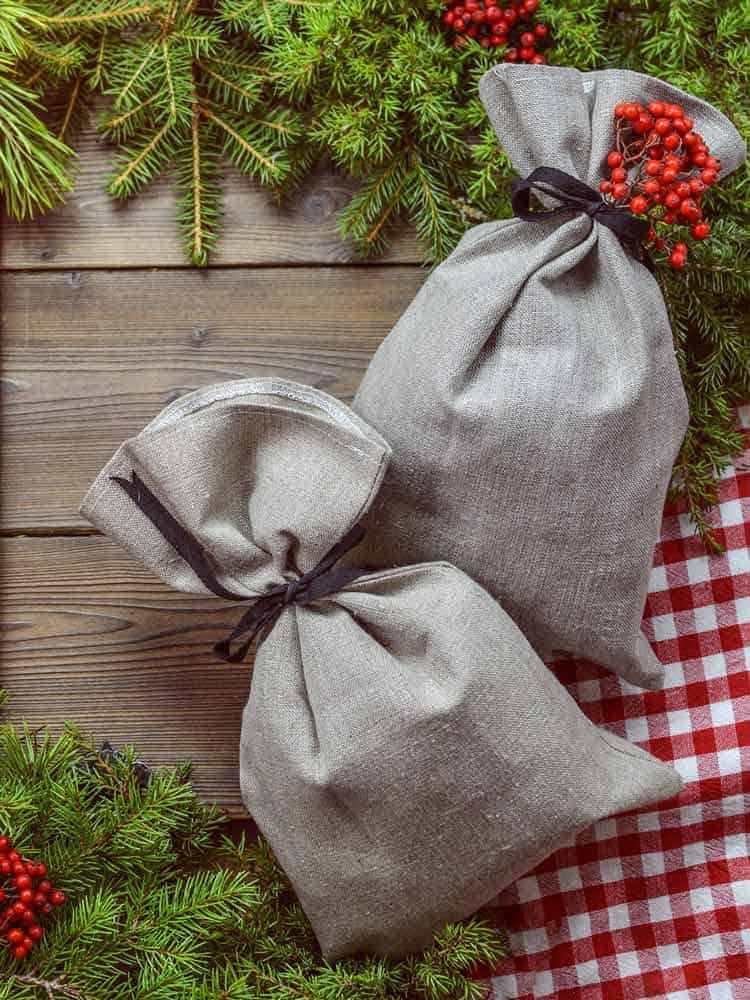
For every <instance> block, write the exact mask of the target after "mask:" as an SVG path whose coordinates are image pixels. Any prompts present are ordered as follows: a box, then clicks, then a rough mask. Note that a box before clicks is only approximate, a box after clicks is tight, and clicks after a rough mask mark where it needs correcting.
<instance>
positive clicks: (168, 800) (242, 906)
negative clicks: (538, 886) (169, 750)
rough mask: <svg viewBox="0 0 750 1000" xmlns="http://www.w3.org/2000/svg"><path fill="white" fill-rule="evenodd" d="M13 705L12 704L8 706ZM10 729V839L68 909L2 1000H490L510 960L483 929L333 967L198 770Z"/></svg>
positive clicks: (266, 858)
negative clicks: (206, 794) (193, 776)
mask: <svg viewBox="0 0 750 1000" xmlns="http://www.w3.org/2000/svg"><path fill="white" fill-rule="evenodd" d="M3 700H4V698H3V693H2V691H0V704H2V702H3ZM135 764H136V754H135V751H134V750H132V749H128V750H127V751H125V752H124V753H123V754H121V755H117V756H113V755H112V754H109V753H102V752H97V751H96V750H95V749H94V747H93V745H92V743H91V741H90V740H88V739H86V738H84V736H82V734H81V733H80V732H79V731H78V730H77V729H75V728H74V727H72V726H69V727H68V728H67V729H66V730H65V731H64V733H63V734H62V735H61V736H60V737H59V738H56V739H55V738H52V737H50V736H49V735H47V734H45V733H44V732H30V731H29V730H28V729H23V730H19V729H18V728H16V727H13V726H12V725H10V724H5V725H2V726H0V834H6V835H8V836H11V837H12V839H13V841H14V842H15V844H16V847H17V849H18V850H19V851H20V852H21V853H22V854H23V855H24V856H25V857H29V858H31V859H38V860H42V859H43V860H44V861H45V862H46V863H47V865H48V869H49V871H50V874H51V877H52V878H53V879H54V882H55V885H59V886H60V887H61V888H63V889H64V891H65V893H66V895H67V897H68V902H67V903H66V904H65V906H64V907H61V908H59V910H58V911H57V912H56V913H55V914H54V916H53V917H52V918H51V920H50V922H49V923H48V924H47V925H46V932H45V935H44V937H43V938H42V940H41V941H40V942H39V943H38V944H37V945H36V947H35V948H34V950H33V952H32V954H31V955H29V956H28V957H27V958H26V959H23V960H16V959H14V958H13V956H12V955H11V953H10V951H9V950H8V949H6V948H4V947H2V946H1V945H0V1000H50V998H52V1000H56V998H60V1000H65V998H73V1000H250V998H252V1000H339V998H341V1000H406V998H408V1000H479V998H480V997H483V996H484V995H485V988H484V986H483V984H482V983H481V982H479V981H475V980H473V979H472V978H471V977H470V973H471V971H472V970H473V969H474V968H476V966H477V965H478V964H483V965H485V964H486V965H490V966H492V965H493V964H496V963H497V961H498V960H499V959H500V958H501V957H502V956H503V955H504V954H506V952H505V947H504V944H503V940H502V938H501V936H500V935H499V934H498V933H497V931H495V930H494V929H493V928H492V927H490V926H489V925H488V924H487V923H485V922H484V921H482V920H481V919H478V918H474V919H471V920H468V921H465V922H464V923H462V924H455V925H450V926H449V927H447V928H446V929H445V930H444V931H442V932H441V933H440V934H438V935H436V937H435V942H434V945H433V946H432V947H431V948H429V949H427V950H426V951H425V952H423V953H422V954H421V955H415V956H413V957H410V958H408V959H405V960H403V961H395V960H388V959H381V958H362V959H352V960H347V961H341V962H335V963H329V962H325V961H323V960H322V958H321V956H320V953H319V951H318V949H317V946H316V944H315V939H314V937H313V935H312V932H311V929H310V926H309V924H308V922H307V920H306V918H305V916H304V914H303V912H302V910H301V908H300V906H299V904H298V903H297V902H296V900H295V898H294V896H293V894H292V892H291V890H290V887H289V884H288V882H287V880H286V878H285V876H284V874H283V873H282V871H281V869H280V868H279V867H278V864H277V863H276V861H275V859H274V858H273V855H272V854H271V852H270V850H269V848H268V845H267V844H266V843H265V842H264V841H263V840H262V839H259V840H254V841H252V842H250V843H248V842H247V841H246V840H245V838H244V835H243V837H241V838H240V839H239V842H238V841H237V838H234V839H232V838H230V837H229V836H227V822H226V820H225V819H224V818H223V816H222V814H221V813H220V812H219V811H218V810H217V809H215V808H213V807H210V806H206V805H203V804H201V803H200V802H199V801H198V799H197V797H196V796H195V794H194V792H193V791H192V790H191V788H190V785H189V782H188V775H189V768H188V767H187V765H183V766H179V767H177V768H173V769H168V768H167V769H162V770H157V771H154V772H152V773H151V775H150V777H149V780H148V781H147V782H145V783H144V781H143V774H142V772H141V771H140V770H139V769H138V767H136V766H134V765H135Z"/></svg>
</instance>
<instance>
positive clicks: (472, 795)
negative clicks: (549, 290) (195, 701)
mask: <svg viewBox="0 0 750 1000" xmlns="http://www.w3.org/2000/svg"><path fill="white" fill-rule="evenodd" d="M389 455H390V452H389V449H388V446H387V444H386V443H385V441H384V440H383V439H382V438H381V437H380V435H378V434H377V433H376V432H375V431H373V430H371V429H370V428H369V427H368V426H367V425H366V424H365V423H364V421H362V420H361V419H360V418H359V417H357V416H355V415H354V414H353V413H352V412H351V411H350V410H349V409H347V407H346V406H344V405H343V404H341V403H339V402H337V401H336V400H334V399H332V398H331V397H330V396H327V395H325V394H324V393H321V392H317V391H315V390H312V389H309V388H306V387H303V386H298V385H295V384H293V383H288V382H283V381H281V380H252V379H251V380H245V381H239V382H231V383H228V384H225V385H219V386H214V387H211V388H209V389H206V390H201V391H199V392H196V393H193V394H192V395H190V396H187V397H185V398H183V399H180V400H178V401H177V402H175V403H173V404H172V405H170V406H168V407H167V408H166V409H165V410H164V411H163V412H162V413H161V414H160V415H159V416H158V417H157V418H156V419H155V420H154V421H153V422H152V423H151V424H149V425H148V427H146V429H145V430H144V431H142V432H141V433H140V434H139V435H138V436H137V437H135V438H133V439H131V440H129V441H127V442H125V444H123V446H122V447H121V448H120V449H119V451H118V452H117V453H116V454H115V456H114V457H113V458H112V460H111V461H110V462H109V463H108V465H107V466H106V467H105V468H104V470H103V471H102V472H101V474H100V475H99V476H98V478H97V479H96V481H95V482H94V484H93V486H92V487H91V490H90V491H89V493H88V495H87V496H86V498H85V500H84V502H83V505H82V508H81V510H82V512H83V514H84V515H85V516H86V517H87V518H88V519H89V520H90V521H91V522H92V523H93V524H94V525H95V526H96V527H97V528H99V529H101V530H102V531H103V532H105V533H106V534H107V535H109V536H110V537H111V538H114V539H116V540H117V541H118V542H119V543H120V544H121V545H123V546H124V547H125V548H126V549H127V550H128V551H129V552H130V553H131V554H132V555H133V556H134V557H135V558H136V559H138V560H139V561H141V562H142V563H144V564H145V565H146V566H148V567H150V568H151V569H152V570H154V572H155V573H157V574H158V575H159V576H160V577H161V578H162V580H164V581H166V582H167V583H169V584H170V585H171V586H173V587H176V588H178V589H180V590H183V591H186V592H188V593H196V594H206V593H209V594H210V593H220V592H223V593H224V594H225V595H229V597H230V598H233V599H238V600H240V601H241V602H242V603H244V604H247V605H249V607H250V611H249V612H248V615H250V616H255V617H254V620H253V627H257V626H258V625H260V627H261V634H260V636H259V645H258V648H257V653H256V658H255V665H254V668H253V676H252V684H251V691H250V696H249V699H248V702H247V706H246V708H245V711H244V715H243V720H242V734H241V739H240V747H239V767H240V783H241V789H242V795H243V798H244V801H245V803H246V805H247V808H248V810H249V811H250V813H251V814H252V816H253V817H254V819H255V821H256V822H257V824H258V826H259V828H260V830H261V831H262V832H263V833H264V834H265V836H266V837H267V838H268V840H269V841H270V843H271V846H272V847H273V850H274V851H275V853H276V855H277V857H278V859H279V861H280V863H281V865H282V866H283V867H284V869H285V870H286V872H287V874H288V876H289V878H290V879H291V882H292V884H293V886H294V888H295V891H296V893H297V895H298V897H299V900H300V902H301V904H302V906H303V908H304V910H305V912H306V913H307V915H308V917H309V919H310V921H311V922H312V925H313V928H314V930H315V933H316V935H317V937H318V940H319V942H320V945H321V948H322V950H323V953H324V954H325V955H326V956H327V957H329V958H337V957H340V956H343V955H347V954H350V953H353V952H361V951H372V952H383V953H387V954H402V953H405V952H409V951H412V950H415V949H419V948H421V947H423V946H425V945H427V944H428V943H429V942H430V940H431V936H432V934H433V932H434V931H435V930H437V929H438V928H440V927H441V926H442V925H444V924H445V923H446V922H448V921H452V920H456V919H459V918H462V917H465V916H467V915H469V914H471V913H472V912H473V911H475V910H476V909H477V908H478V907H480V906H481V905H482V904H484V903H486V902H487V901H489V900H490V899H491V898H492V897H493V896H494V895H495V894H496V893H497V892H498V891H500V890H501V889H502V888H504V887H505V886H507V885H508V884H509V883H510V882H512V881H513V880H514V879H516V878H517V877H518V876H520V875H521V874H523V873H524V872H526V871H528V870H529V869H530V868H532V867H533V866H534V865H536V864H537V863H538V862H540V861H541V860H542V859H543V858H544V857H545V856H547V855H548V854H549V853H550V852H551V851H553V850H554V849H555V848H556V847H557V846H558V845H560V844H561V843H563V842H564V841H566V840H567V839H568V838H570V837H571V836H572V835H573V834H575V833H576V832H577V831H578V830H580V829H582V828H583V827H586V826H588V825H589V824H590V823H592V822H593V821H594V820H596V819H598V818H599V817H602V816H607V815H609V814H610V813H612V812H617V811H620V810H624V809H631V808H634V807H637V806H640V805H643V804H645V803H649V802H654V801H656V800H658V799H662V798H665V797H668V796H672V795H674V794H676V793H677V792H678V791H679V790H680V787H681V785H680V779H679V777H678V775H677V774H676V772H675V771H673V770H672V769H671V768H669V767H667V766H665V765H664V764H662V763H660V762H659V761H657V760H656V759H654V758H653V757H651V756H650V755H649V754H647V753H645V752H643V751H641V750H639V749H637V748H635V747H632V746H630V745H629V744H627V743H626V742H625V741H623V740H621V739H619V738H618V737H616V736H613V735H611V734H609V733H607V732H605V731H604V730H599V729H597V728H596V727H595V726H593V725H592V723H591V722H589V720H588V719H587V718H586V717H585V716H584V715H583V713H582V712H581V711H580V710H579V709H578V707H577V706H576V704H575V702H574V701H573V700H572V699H571V698H570V696H569V695H568V694H567V692H566V691H565V689H564V688H563V687H562V685H561V684H559V682H558V681H557V680H556V679H555V677H554V676H553V675H552V674H551V673H550V671H549V670H547V668H546V667H545V666H544V664H543V663H542V662H541V661H540V660H539V659H538V658H537V656H536V654H535V653H534V652H533V650H532V649H531V647H530V646H529V644H528V643H527V642H526V640H525V639H524V637H523V636H522V635H521V633H520V632H519V630H518V628H517V627H516V626H515V625H514V624H513V622H512V621H511V620H510V618H509V617H508V615H507V614H506V613H505V612H504V611H503V609H502V608H501V607H500V605H499V604H497V602H496V601H495V600H493V599H492V598H491V597H490V596H489V594H487V592H486V591H484V590H483V589H482V588H481V587H479V586H478V585H477V584H476V583H474V582H473V581H471V580H470V579H469V578H468V577H467V576H466V575H465V574H463V573H462V572H460V571H459V570H457V569H454V568H453V567H452V566H449V565H448V564H446V563H442V562H438V563H430V564H423V565H419V566H407V567H402V568H398V569H388V570H383V571H379V572H375V573H363V572H362V571H360V570H357V569H354V568H352V567H350V566H346V565H344V566H343V568H342V567H339V568H336V567H334V565H333V562H332V560H331V559H330V558H327V553H329V552H330V551H331V550H332V549H333V550H337V548H338V552H339V554H340V553H341V552H342V551H343V550H344V549H346V548H347V547H348V545H349V543H350V541H351V539H352V538H355V539H356V537H358V533H357V531H356V527H355V526H356V525H357V523H358V522H359V521H360V519H361V518H362V517H363V515H364V514H365V512H366V511H367V509H368V508H369V506H370V505H371V503H372V501H373V498H374V497H375V495H376V494H377V491H378V489H379V487H380V484H381V481H382V478H383V474H384V472H385V469H386V466H387V462H388V458H389ZM167 537H169V539H170V540H169V541H168V540H167ZM342 539H345V540H346V542H345V544H344V545H343V546H342V545H341V544H339V543H340V542H341V540H342ZM178 550H181V551H182V552H183V553H184V555H179V554H178ZM350 557H351V558H356V552H353V553H350ZM321 565H322V566H323V569H322V571H321V570H320V567H321ZM258 608H260V609H261V610H260V613H259V612H258ZM266 614H268V615H269V616H270V617H267V618H265V619H264V615H266ZM238 629H239V630H240V632H241V631H242V626H238ZM243 634H244V633H243ZM240 638H241V636H240V634H239V633H238V634H235V635H233V637H232V642H234V641H235V640H239V639H240ZM261 640H262V641H261ZM230 649H231V644H230V643H229V642H224V643H219V644H218V645H217V650H218V651H219V652H220V654H221V655H222V656H223V658H225V659H232V660H237V659H239V658H240V656H241V655H243V654H244V652H245V648H244V647H241V648H240V649H239V650H238V651H236V652H234V653H232V652H231V651H230Z"/></svg>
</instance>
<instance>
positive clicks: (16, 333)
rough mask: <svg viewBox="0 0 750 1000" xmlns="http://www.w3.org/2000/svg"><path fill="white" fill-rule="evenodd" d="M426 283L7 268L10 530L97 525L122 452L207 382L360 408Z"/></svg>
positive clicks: (288, 272)
mask: <svg viewBox="0 0 750 1000" xmlns="http://www.w3.org/2000/svg"><path fill="white" fill-rule="evenodd" d="M421 279H422V273H421V272H420V271H419V270H418V269H417V268H413V267H387V268H386V267H378V268H376V267H372V268H369V267H367V268H315V269H309V268H264V269H210V270H208V271H205V272H200V273H199V272H196V271H189V270H176V271H137V270H121V271H82V272H62V273H61V272H39V273H28V272H21V273H16V274H12V275H9V274H7V273H6V275H5V281H4V295H3V303H2V313H3V340H4V371H3V380H4V381H3V385H4V393H3V397H4V405H3V412H4V417H3V434H4V440H3V449H2V483H3V493H4V502H3V505H2V519H1V522H0V523H1V524H2V528H3V529H4V530H5V531H19V530H27V531H28V530H33V529H35V528H44V529H47V530H49V529H61V530H65V529H70V528H74V529H77V528H81V527H84V526H85V524H86V522H84V521H83V519H81V518H80V517H79V515H78V513H77V509H78V504H79V502H80V499H81V497H82V496H83V493H84V492H85V490H86V488H87V487H88V485H89V483H90V482H91V480H92V479H93V477H94V476H95V475H96V473H97V472H98V470H99V469H100V468H101V467H102V465H103V464H104V462H105V461H106V460H107V459H108V458H109V457H110V456H111V454H112V453H113V451H114V450H115V448H117V447H118V445H119V444H121V443H122V441H123V440H124V439H125V438H127V437H129V436H132V435H133V434H135V433H137V432H138V431H139V430H141V428H142V427H143V426H144V425H145V424H146V423H147V422H148V421H149V420H150V419H151V418H152V417H154V416H155V415H156V414H157V413H158V412H159V410H160V409H161V408H162V407H163V406H165V405H166V404H167V403H168V402H170V401H171V400H172V399H175V398H176V397H177V396H178V395H181V394H183V393H185V392H190V391H192V390H193V389H197V388H199V387H200V386H203V385H209V384H210V383H212V382H222V381H225V380H228V379H232V378H246V377H251V376H261V375H276V376H283V377H285V378H290V379H293V380H295V381H298V382H303V383H307V384H312V385H316V386H318V387H319V388H321V389H324V390H326V391H327V392H330V393H332V394H334V395H336V396H338V397H340V398H342V399H346V400H349V399H351V398H352V396H353V394H354V391H355V390H356V387H357V385H358V384H359V381H360V378H361V376H362V372H363V371H364V369H365V367H366V365H367V363H368V361H369V359H370V357H371V356H372V353H373V351H374V350H375V348H376V347H377V345H378V344H379V343H380V341H381V340H382V338H383V336H384V335H385V334H386V333H387V332H388V330H389V328H390V327H391V326H392V325H393V323H394V321H395V320H396V318H397V317H398V315H399V313H400V312H401V311H402V310H403V309H404V307H405V306H406V305H407V303H408V302H409V300H410V299H411V298H412V296H413V295H414V293H415V291H416V290H417V288H418V287H419V284H420V281H421Z"/></svg>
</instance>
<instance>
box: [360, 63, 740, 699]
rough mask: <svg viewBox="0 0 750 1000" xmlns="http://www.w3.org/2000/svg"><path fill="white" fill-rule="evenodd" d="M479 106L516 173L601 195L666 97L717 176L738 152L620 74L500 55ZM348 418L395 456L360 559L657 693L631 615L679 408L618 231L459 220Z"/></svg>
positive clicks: (643, 285) (537, 643) (667, 344)
mask: <svg viewBox="0 0 750 1000" xmlns="http://www.w3.org/2000/svg"><path fill="white" fill-rule="evenodd" d="M480 95H481V98H482V101H483V103H484V106H485V108H486V110H487V113H488V115H489V117H490V120H491V122H492V124H493V126H494V128H495V130H496V132H497V135H498V138H499V140H500V143H501V144H502V146H503V147H504V149H505V150H506V151H507V153H508V155H509V157H510V159H511V161H512V163H513V166H514V167H515V169H516V170H517V171H518V173H519V175H520V176H521V177H527V176H528V174H529V173H530V172H531V171H532V170H534V169H536V168H537V167H541V166H554V167H557V168H559V169H561V170H564V171H566V172H567V173H569V174H571V175H574V177H575V178H577V179H578V180H581V181H584V182H585V183H587V184H589V185H590V186H592V187H594V188H598V183H599V180H600V179H601V177H602V176H603V173H602V169H603V164H604V160H605V157H606V154H607V152H608V151H609V150H610V149H611V148H612V146H613V144H614V130H613V117H612V116H613V109H614V106H615V105H616V104H617V103H618V102H620V101H630V100H636V101H637V100H640V101H644V102H647V101H651V100H654V99H664V100H667V101H670V102H677V103H680V104H682V105H683V106H684V107H685V109H686V111H687V113H688V114H689V115H690V117H691V118H692V119H693V121H694V123H695V129H696V130H697V131H698V132H700V133H701V134H702V135H703V136H704V138H705V140H706V142H707V143H708V145H709V147H710V149H711V151H712V152H713V153H715V154H716V155H717V156H719V157H721V159H722V164H723V167H722V176H723V175H726V174H728V173H729V172H730V171H732V170H734V169H735V168H736V167H737V166H738V165H739V164H740V163H741V162H742V160H743V158H744V152H745V151H744V147H743V144H742V142H741V140H740V137H739V135H738V133H737V131H736V130H735V128H734V127H733V126H732V124H731V123H730V122H729V121H728V119H726V118H725V117H724V116H723V115H722V114H720V113H719V112H718V111H716V110H715V109H714V108H712V107H711V106H709V105H708V104H705V103H704V102H702V101H698V100H696V99H695V98H693V97H690V96H689V95H688V94H685V93H683V92H682V91H679V90H677V89H676V88H674V87H671V86H668V85H667V84H665V83H663V82H661V81H660V80H656V79H653V78H651V77H648V76H643V75H641V74H638V73H632V72H626V71H621V70H607V71H602V72H595V73H579V72H578V71H577V70H574V69H566V68H562V67H539V66H533V67H526V66H512V65H509V64H504V65H501V66H497V67H496V68H494V69H493V70H491V71H490V72H488V73H487V74H486V75H485V76H484V77H483V79H482V82H481V86H480ZM543 200H544V199H543ZM546 207H547V208H550V207H552V203H547V205H546ZM354 409H355V410H356V411H357V412H358V413H359V414H361V415H362V416H363V417H364V418H365V420H367V421H368V423H370V424H371V425H372V426H373V427H375V428H376V429H377V430H378V431H380V433H381V434H383V435H384V437H385V438H386V439H387V440H388V442H389V444H390V445H391V447H392V448H393V459H392V461H391V464H390V467H389V471H388V475H387V476H386V480H385V484H384V487H383V489H382V490H381V493H380V496H379V499H378V501H377V502H376V504H375V506H374V509H373V513H372V515H371V518H370V521H369V526H370V528H371V531H369V532H368V535H369V537H371V538H372V539H373V541H376V544H377V550H372V551H371V552H369V551H368V556H372V558H377V560H378V565H391V564H396V563H403V562H414V561H420V560H422V559H433V558H436V557H440V558H444V559H447V560H449V561H450V562H451V563H454V564H455V565H456V566H458V567H460V568H461V569H463V570H465V572H467V573H468V574H469V575H470V576H472V577H474V578H475V579H476V580H477V581H478V582H479V583H481V584H482V585H483V586H485V587H486V588H487V589H488V590H489V591H490V592H491V593H492V594H494V595H496V596H498V597H499V598H500V599H501V600H502V603H503V606H504V607H505V608H506V610H507V611H508V612H509V613H510V614H511V616H512V617H513V618H514V619H515V621H516V622H517V624H518V625H519V626H520V627H521V629H522V631H523V632H524V633H525V634H526V636H527V638H528V639H529V640H530V641H531V643H532V645H533V646H534V647H535V648H536V649H537V651H538V652H539V653H540V654H541V655H543V656H550V655H551V654H553V653H557V652H562V651H564V652H569V653H573V654H577V655H582V656H585V657H589V658H591V659H594V660H597V661H598V662H599V663H601V664H603V665H605V666H607V667H609V668H610V669H611V670H613V671H615V672H616V673H618V674H620V675H622V676H623V677H624V678H626V679H627V680H629V681H631V682H632V683H634V684H638V685H641V686H643V687H656V686H658V685H659V684H660V683H661V682H662V674H663V671H662V667H661V665H660V663H659V662H658V660H657V658H656V657H655V656H654V654H653V652H652V650H651V648H650V646H649V644H648V643H647V641H646V639H645V638H644V636H643V635H642V633H641V617H642V613H643V607H644V602H645V597H646V591H647V584H648V576H649V570H650V566H651V560H652V555H653V548H654V544H655V542H656V539H657V532H658V527H659V524H660V519H661V512H662V507H663V503H664V498H665V493H666V490H667V486H668V483H669V479H670V474H671V471H672V466H673V462H674V459H675V457H676V454H677V451H678V449H679V446H680V443H681V441H682V438H683V436H684V433H685V429H686V422H687V418H688V410H687V404H686V400H685V393H684V391H683V387H682V384H681V381H680V375H679V372H678V368H677V363H676V360H675V355H674V348H673V341H672V334H671V330H670V326H669V322H668V318H667V313H666V310H665V306H664V301H663V299H662V296H661V293H660V291H659V287H658V285H657V283H656V281H655V279H654V278H653V277H652V275H651V274H650V273H649V271H648V270H647V268H646V267H644V266H643V265H642V264H641V263H639V262H638V261H637V260H636V259H634V257H633V256H631V255H630V254H629V253H628V251H627V250H626V249H625V248H624V247H623V245H622V244H621V243H620V241H619V239H618V237H617V236H616V235H615V234H614V232H612V231H611V230H610V229H608V228H607V227H606V226H604V225H603V224H601V223H600V222H599V221H594V220H592V218H590V217H589V216H588V215H586V214H580V213H575V212H574V211H572V210H567V211H564V212H563V214H562V215H561V216H558V217H555V218H551V219H544V220H539V221H533V222H525V221H521V220H520V219H506V220H503V221H499V222H493V223H488V224H485V225H480V226H477V227H476V228H474V229H472V230H471V231H470V232H469V233H468V234H467V235H466V236H465V237H464V239H463V240H462V242H461V243H460V244H459V246H458V247H457V249H456V250H455V252H454V253H453V254H452V255H451V256H450V257H449V258H448V259H447V260H446V261H445V262H444V263H443V264H442V265H441V266H440V267H438V268H437V270H436V271H434V272H433V274H432V275H431V276H430V277H429V278H428V280H427V281H426V282H425V284H424V286H423V287H422V289H421V290H420V292H419V293H418V295H417V297H416V298H415V299H414V301H413V302H412V304H411V305H410V306H409V308H408V309H407V310H406V313H405V314H404V315H403V317H402V318H401V319H400V321H399V322H398V323H397V325H396V327H395V328H394V329H393V331H392V332H391V333H390V334H389V336H388V337H387V338H386V340H385V342H384V343H383V344H382V346H381V347H380V349H379V350H378V352H377V354H376V355H375V358H374V360H373V361H372V363H371V365H370V367H369V369H368V371H367V372H366V374H365V377H364V380H363V382H362V386H361V388H360V390H359V392H358V394H357V396H356V399H355V401H354Z"/></svg>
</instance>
